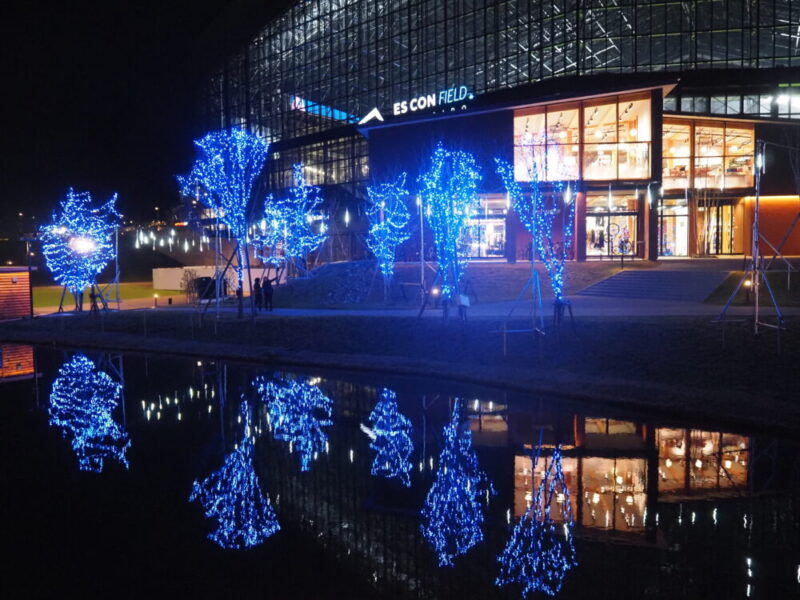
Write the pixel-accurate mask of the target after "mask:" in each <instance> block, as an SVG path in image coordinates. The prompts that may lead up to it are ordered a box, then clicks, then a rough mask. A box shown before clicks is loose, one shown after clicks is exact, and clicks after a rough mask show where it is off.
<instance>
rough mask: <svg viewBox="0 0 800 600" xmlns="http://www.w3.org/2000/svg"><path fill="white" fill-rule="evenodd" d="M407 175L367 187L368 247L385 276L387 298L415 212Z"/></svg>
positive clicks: (385, 296) (385, 295)
mask: <svg viewBox="0 0 800 600" xmlns="http://www.w3.org/2000/svg"><path fill="white" fill-rule="evenodd" d="M405 183H406V174H405V173H401V174H400V176H399V177H398V178H397V180H396V181H395V182H393V183H382V184H380V185H378V186H374V187H372V186H370V187H368V188H367V194H369V199H370V202H371V204H370V205H369V206H368V207H367V211H366V212H367V218H368V219H369V223H370V228H369V232H368V235H367V246H368V247H369V249H370V251H372V253H373V254H374V255H375V258H376V259H377V260H378V268H380V270H381V274H382V275H383V283H384V298H388V291H389V286H390V284H391V279H392V276H393V275H394V266H395V255H396V252H397V247H398V246H399V245H400V244H402V243H403V242H405V241H406V240H407V239H408V237H409V235H410V232H409V231H408V222H409V220H410V219H411V213H410V212H409V211H408V206H406V202H405V198H407V197H408V191H407V190H406V189H405Z"/></svg>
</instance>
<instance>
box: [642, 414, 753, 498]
mask: <svg viewBox="0 0 800 600" xmlns="http://www.w3.org/2000/svg"><path fill="white" fill-rule="evenodd" d="M656 444H657V446H658V457H659V460H658V463H659V464H658V476H659V491H660V492H662V493H669V492H683V491H686V490H688V489H709V490H717V489H726V488H740V487H743V486H745V485H746V484H747V465H748V453H749V440H748V438H746V437H743V436H740V435H736V434H730V433H716V432H709V431H699V430H686V429H669V428H663V427H662V428H659V429H657V430H656Z"/></svg>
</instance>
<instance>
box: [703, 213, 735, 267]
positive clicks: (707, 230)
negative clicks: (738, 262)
mask: <svg viewBox="0 0 800 600" xmlns="http://www.w3.org/2000/svg"><path fill="white" fill-rule="evenodd" d="M734 209H735V207H734V205H733V204H729V203H727V204H719V205H717V206H701V207H699V210H698V225H699V231H700V236H699V237H700V244H699V246H700V249H701V250H702V252H703V253H704V254H736V253H738V252H741V250H740V249H739V248H737V247H736V211H735V210H734Z"/></svg>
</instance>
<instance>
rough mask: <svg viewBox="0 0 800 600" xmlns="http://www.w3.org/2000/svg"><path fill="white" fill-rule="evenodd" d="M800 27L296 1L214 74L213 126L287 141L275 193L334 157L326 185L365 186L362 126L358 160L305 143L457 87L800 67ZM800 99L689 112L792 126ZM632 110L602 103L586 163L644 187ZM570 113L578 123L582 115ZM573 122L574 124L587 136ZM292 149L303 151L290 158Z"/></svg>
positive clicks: (353, 139) (635, 11)
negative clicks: (293, 172) (296, 169)
mask: <svg viewBox="0 0 800 600" xmlns="http://www.w3.org/2000/svg"><path fill="white" fill-rule="evenodd" d="M799 20H800V3H798V2H796V1H793V0H766V1H763V2H758V3H752V2H744V1H743V0H725V2H724V3H721V2H719V1H712V0H705V1H704V0H700V1H697V2H691V3H686V2H679V1H666V2H664V1H661V0H659V1H658V2H656V1H655V0H644V1H643V0H640V1H638V2H634V1H630V0H615V1H614V2H607V1H601V0H591V1H588V2H573V1H572V0H550V1H548V2H533V1H531V0H436V1H434V0H393V1H389V0H380V1H375V0H309V1H306V2H295V3H294V4H293V5H292V6H291V7H290V8H289V9H287V10H286V11H285V12H284V13H283V14H282V15H281V16H280V17H278V18H276V19H274V20H272V21H271V22H269V23H267V24H266V25H265V26H264V27H263V28H262V29H261V31H260V32H259V33H258V35H256V36H255V37H254V38H253V39H252V40H250V42H249V43H247V44H245V45H244V47H243V48H242V49H241V50H240V51H238V52H236V53H235V54H233V55H231V56H228V57H227V59H226V60H225V61H224V63H223V64H222V65H221V66H220V67H219V69H218V70H217V72H216V73H215V74H214V75H213V77H212V78H211V80H210V82H209V84H208V86H207V89H206V90H205V103H204V104H205V116H206V118H205V127H207V128H219V127H225V126H231V125H235V124H239V123H247V124H248V125H249V126H250V127H251V128H253V129H254V130H256V131H258V132H260V133H262V134H263V135H265V136H266V137H267V138H268V139H269V140H271V141H272V142H280V143H281V144H280V145H279V146H277V147H276V148H275V149H276V150H280V152H281V154H280V158H279V159H278V160H272V161H270V166H269V169H270V177H273V181H272V183H273V184H274V185H281V184H283V183H285V180H286V177H285V175H284V174H283V173H285V172H286V171H287V170H288V168H289V167H288V166H287V164H288V161H289V160H295V159H299V160H302V161H304V162H305V163H306V164H307V165H309V166H310V167H314V168H318V169H320V170H321V171H327V170H328V164H329V162H326V161H331V162H338V163H340V164H339V166H338V167H337V175H336V176H335V178H334V176H333V175H330V176H329V175H328V174H327V173H326V174H325V175H324V177H326V178H329V179H330V182H332V183H333V182H336V183H340V182H347V181H362V180H365V179H366V177H367V173H366V172H365V169H364V162H363V159H362V157H363V156H364V155H365V154H366V146H365V143H364V140H363V139H362V138H361V137H360V136H359V135H358V134H356V133H353V129H352V128H348V129H347V133H345V134H342V136H340V137H338V138H337V139H338V141H337V142H336V143H334V144H333V145H334V146H336V145H337V144H338V145H339V146H343V147H345V148H347V151H346V152H339V151H338V150H336V151H330V149H328V150H326V149H323V150H322V151H320V149H319V148H317V147H315V146H314V145H313V144H312V143H311V142H308V143H306V142H305V141H304V140H301V139H298V138H303V137H305V136H310V135H314V134H320V133H323V132H327V131H332V130H334V129H337V128H340V127H342V126H346V125H353V124H354V123H357V122H358V120H359V119H360V118H361V117H363V116H364V115H366V114H367V113H368V112H369V111H371V110H372V109H373V108H375V107H378V108H379V109H380V110H381V111H384V113H387V112H390V111H391V106H392V104H393V103H394V102H397V101H399V100H405V99H410V98H412V97H417V96H420V95H424V94H431V93H434V92H438V91H439V90H443V89H448V88H453V87H456V86H466V87H467V88H468V89H469V90H470V91H471V92H472V93H474V94H484V93H487V92H493V91H498V90H503V89H509V88H514V87H517V86H520V85H524V84H529V83H531V82H536V81H541V80H545V79H549V78H553V77H559V76H568V75H584V74H597V73H634V72H653V71H690V70H695V69H705V68H714V69H735V68H744V67H749V68H770V67H790V66H800V32H798V26H797V25H798V21H799ZM796 92H797V90H794V89H788V88H787V90H785V93H781V92H776V93H775V94H773V95H772V97H770V98H769V99H766V98H761V97H760V96H756V97H752V96H748V97H745V96H744V95H742V94H739V95H736V96H731V97H730V98H729V97H727V96H725V100H724V102H723V101H721V100H719V99H718V98H716V97H715V98H714V99H713V100H712V98H711V97H710V96H708V97H704V99H703V101H700V100H697V99H696V98H694V97H691V98H682V99H681V102H680V104H681V105H682V104H683V101H684V100H686V101H687V106H688V104H689V103H688V101H689V100H691V109H692V110H697V108H702V111H703V112H707V111H712V110H717V111H719V110H723V108H724V110H725V112H726V114H728V113H727V111H729V110H735V109H736V108H737V107H738V109H740V110H742V111H749V110H756V109H757V110H761V107H762V105H764V104H765V103H766V105H767V106H768V107H769V110H770V111H771V112H774V113H775V114H777V115H780V116H784V115H785V116H791V115H793V114H795V113H796V110H797V108H798V107H800V102H798V101H797V98H796V96H795V93H796ZM696 100H697V102H696ZM703 103H705V104H703ZM695 104H697V106H695ZM700 104H703V106H702V107H701V106H699V105H700ZM620 106H621V105H618V106H617V107H615V108H614V110H612V109H611V107H605V108H603V107H602V106H598V107H597V108H598V117H597V118H598V121H597V123H594V122H593V124H592V125H589V126H590V127H599V126H601V122H600V119H603V121H604V123H605V126H604V133H605V135H606V138H605V140H604V141H598V142H593V143H596V144H598V145H596V146H593V147H589V146H588V145H587V147H585V148H584V154H583V156H582V160H583V161H584V162H586V163H587V167H586V168H587V169H593V171H592V172H594V173H595V174H596V176H597V177H598V178H601V177H611V178H613V177H621V178H636V177H638V176H639V174H640V173H641V172H642V171H643V169H644V167H643V165H644V164H645V161H646V160H647V156H646V155H645V154H644V152H645V149H646V148H647V146H646V145H644V144H645V142H646V140H642V139H641V138H640V137H639V135H631V131H632V129H633V128H632V127H630V126H628V127H627V129H626V128H624V126H623V125H622V124H621V123H622V121H620V120H619V119H623V118H625V117H626V116H627V115H625V116H624V115H623V114H622V113H624V110H625V109H624V108H622V112H620ZM667 108H668V109H670V106H669V105H668V107H667ZM674 108H680V107H677V106H676V107H674ZM614 112H616V113H617V114H616V115H615V116H612V113H614ZM629 114H630V113H629ZM564 117H565V119H567V118H568V117H569V118H571V119H572V120H573V121H574V113H572V114H571V115H569V114H565V115H564ZM584 117H585V118H588V116H587V113H586V112H585V111H584ZM615 118H616V119H617V121H614V119H615ZM573 121H570V123H571V124H570V123H567V122H564V123H562V125H563V126H564V128H567V127H573V130H574V127H575V126H576V124H575V123H574V122H573ZM612 125H613V126H612ZM582 126H584V127H586V126H587V125H586V123H585V122H583V123H582ZM537 127H539V125H537ZM545 127H548V125H545ZM612 129H615V131H614V132H612V131H611V130H612ZM635 129H636V130H637V132H642V131H643V130H644V129H645V128H643V127H640V126H636V127H635ZM566 132H567V137H565V138H561V137H559V138H557V139H554V140H551V141H548V142H547V143H548V144H549V143H551V142H552V143H553V144H554V146H553V147H554V148H555V149H554V151H553V152H554V156H553V158H552V161H556V160H557V161H559V163H560V164H561V165H563V166H562V167H559V168H563V169H567V170H570V169H572V171H570V172H571V173H574V169H575V163H576V160H575V159H576V158H577V157H576V155H575V151H574V150H573V147H574V145H570V144H569V143H568V141H567V140H569V135H570V132H569V130H568V129H567V130H566ZM560 135H561V130H559V136H560ZM610 136H616V137H617V141H616V142H613V143H614V144H616V145H615V147H613V148H609V149H608V150H605V149H602V148H601V147H600V146H601V145H602V144H604V143H607V144H611V143H612V142H611V141H610V140H611V137H610ZM334 137H335V136H334ZM562 139H563V140H564V141H563V143H561V142H560V140H562ZM289 141H292V143H293V144H294V145H295V146H296V149H295V151H294V153H293V154H292V153H287V152H286V149H287V148H286V147H287V143H288V142H289ZM315 143H316V142H315ZM558 144H560V146H558V147H556V146H557V145H558ZM587 144H588V140H587ZM547 158H548V161H550V160H551V158H550V156H549V155H548V157H547ZM715 158H722V161H721V162H720V161H716V162H715V163H714V164H715V165H716V166H715V168H716V169H717V170H720V169H727V168H728V166H726V165H727V164H730V162H728V163H726V160H725V156H721V157H715ZM734 162H735V161H734ZM284 163H286V164H284ZM589 164H591V165H592V166H591V167H590V166H588V165H589ZM720 165H721V166H720Z"/></svg>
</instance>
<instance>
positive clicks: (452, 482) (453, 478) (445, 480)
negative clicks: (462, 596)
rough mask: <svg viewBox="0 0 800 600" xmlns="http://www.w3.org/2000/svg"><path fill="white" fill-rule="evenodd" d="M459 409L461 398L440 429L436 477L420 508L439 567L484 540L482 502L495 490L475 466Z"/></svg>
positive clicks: (470, 433)
mask: <svg viewBox="0 0 800 600" xmlns="http://www.w3.org/2000/svg"><path fill="white" fill-rule="evenodd" d="M459 409H460V400H458V399H456V401H455V402H454V403H453V412H452V416H451V419H450V422H449V423H448V424H447V425H445V427H444V430H443V435H444V446H443V448H442V452H441V454H440V455H439V464H438V466H437V469H436V475H435V479H434V482H433V485H432V486H431V489H430V491H429V492H428V495H427V497H426V498H425V504H424V506H423V508H422V525H421V529H422V535H423V536H424V537H425V539H426V540H427V541H428V543H430V544H431V545H432V546H433V549H434V551H435V552H436V555H437V556H438V558H439V566H453V558H455V557H456V556H460V555H462V554H464V553H466V552H467V551H468V550H469V549H470V548H472V547H473V546H474V545H475V544H477V543H479V542H481V541H482V540H483V531H482V529H481V528H482V526H483V522H484V519H485V516H484V511H485V507H484V506H483V504H482V501H486V500H488V496H489V495H493V494H494V493H495V491H494V487H493V486H492V483H491V482H490V481H489V479H488V477H487V476H486V474H485V473H484V472H483V471H482V470H481V468H480V467H479V466H478V457H477V456H476V454H475V450H474V449H473V448H472V432H471V431H470V430H469V426H468V424H466V423H462V422H461V418H460V410H459Z"/></svg>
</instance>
